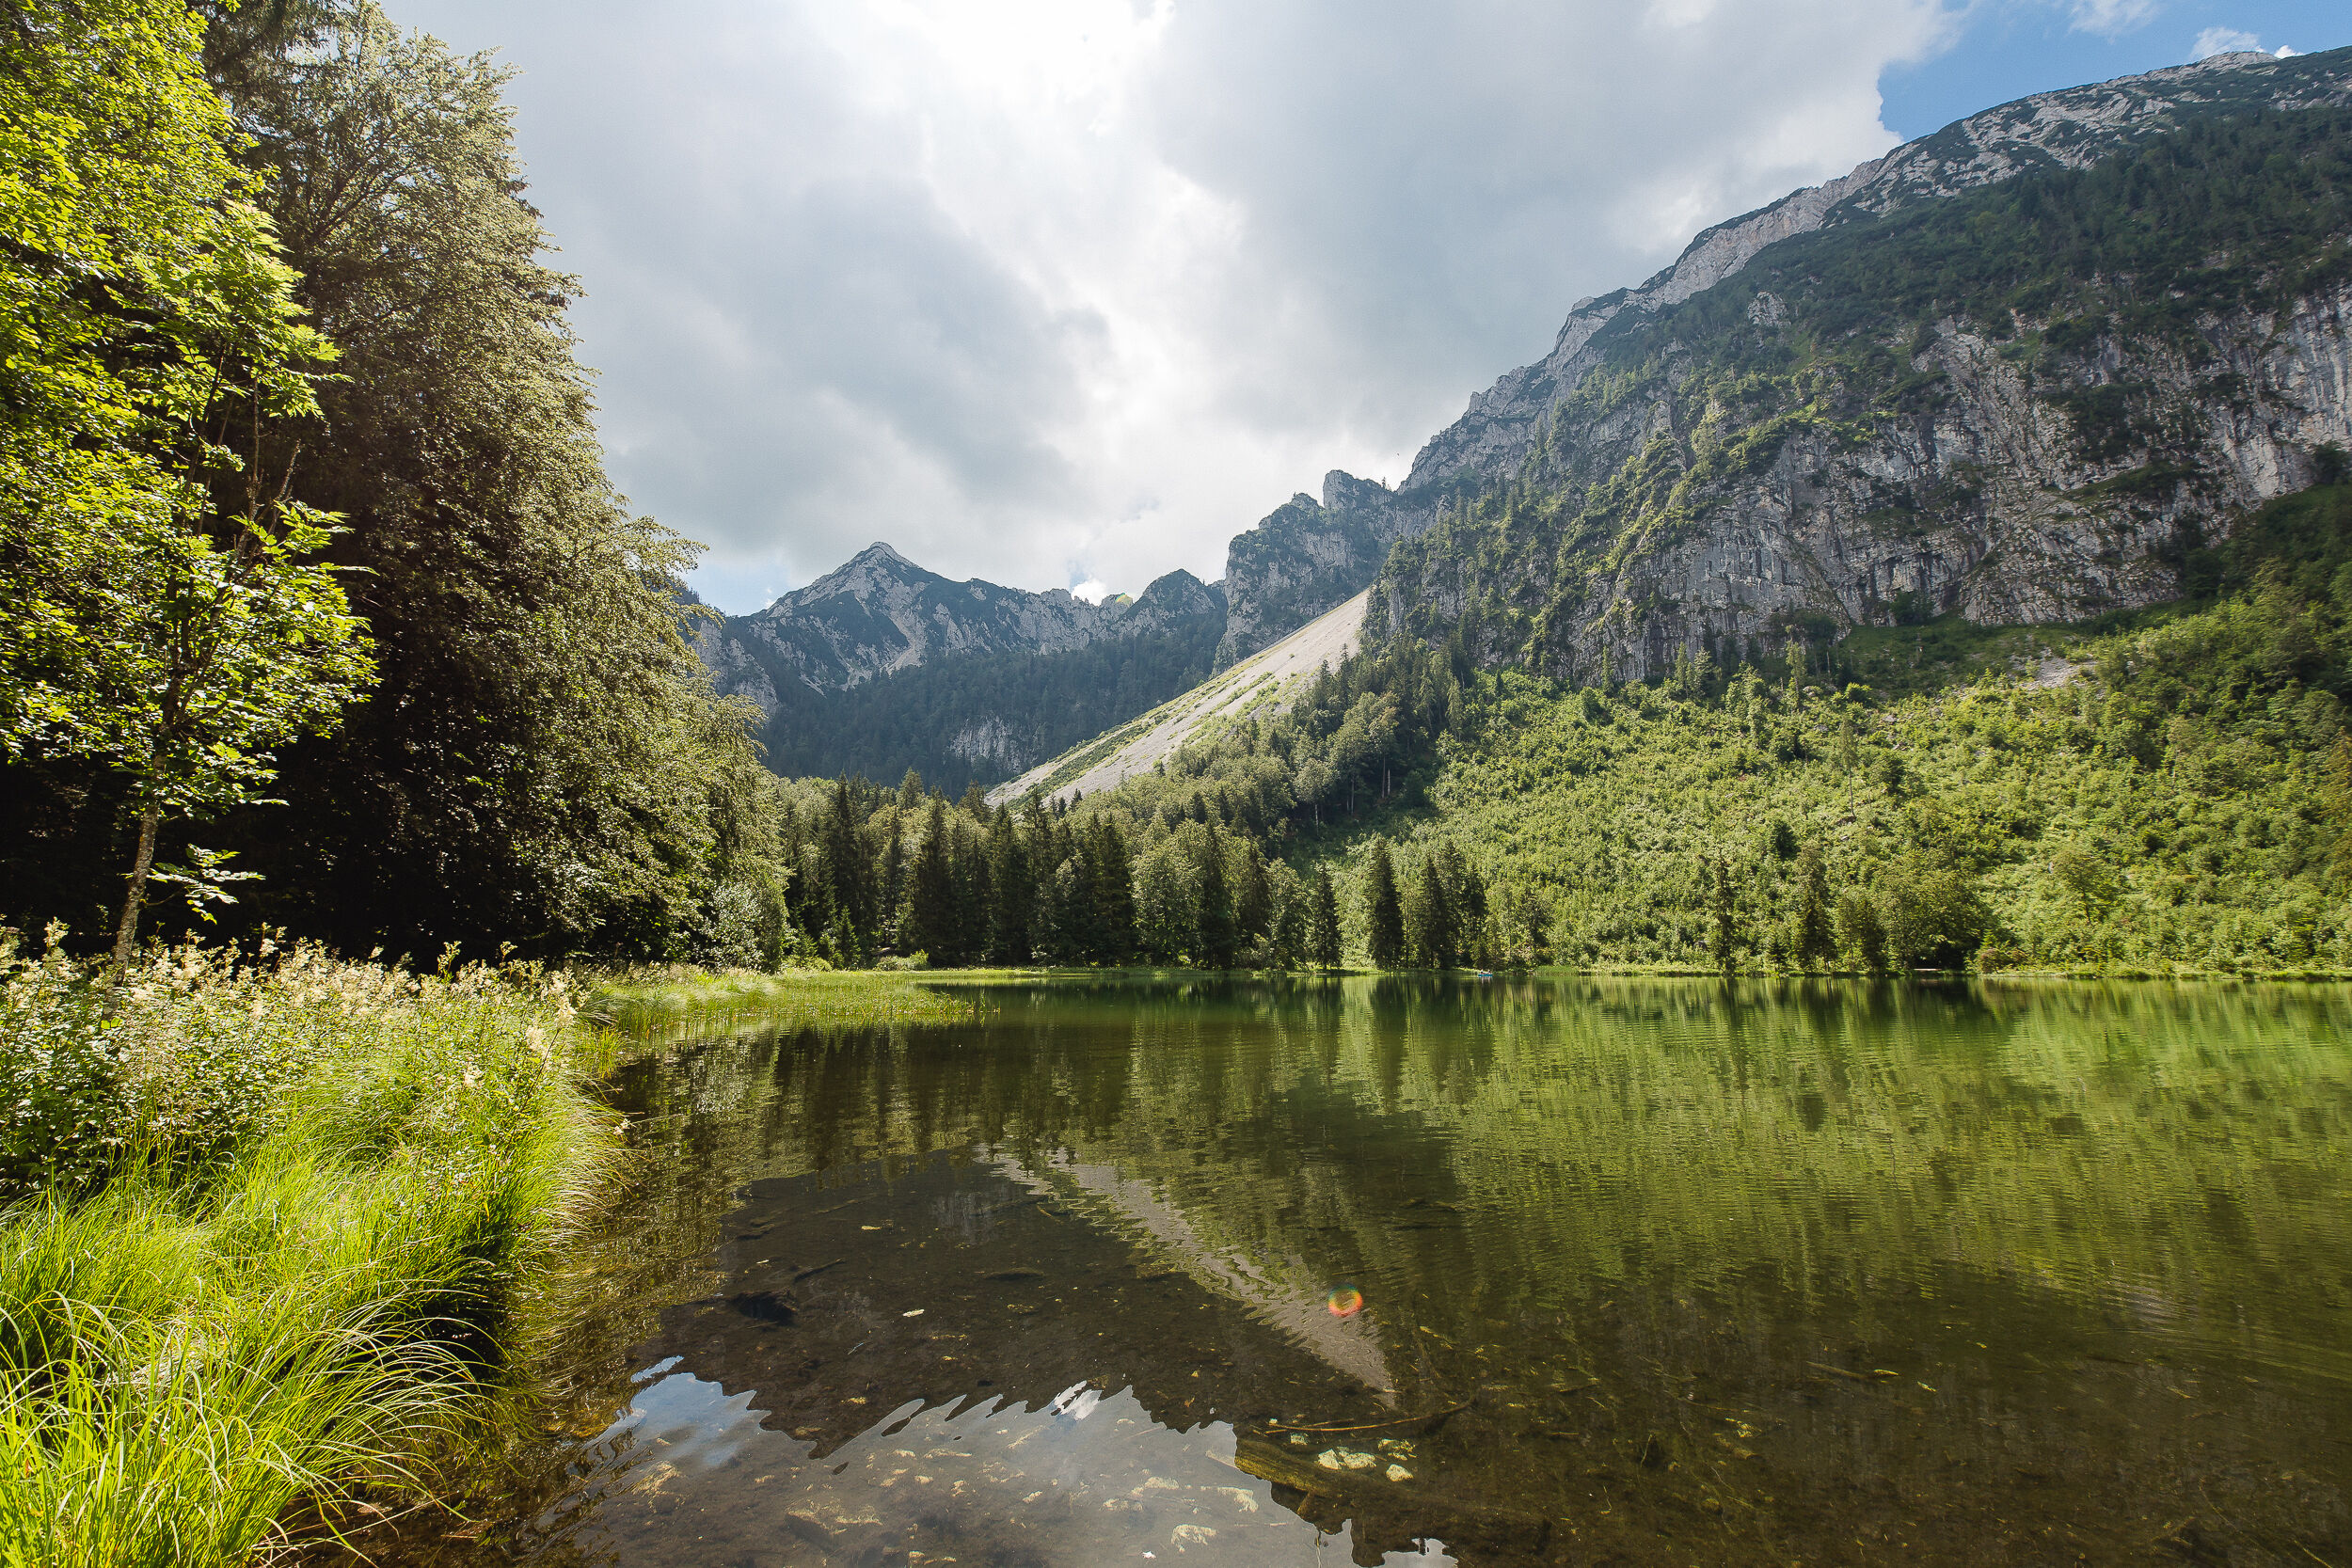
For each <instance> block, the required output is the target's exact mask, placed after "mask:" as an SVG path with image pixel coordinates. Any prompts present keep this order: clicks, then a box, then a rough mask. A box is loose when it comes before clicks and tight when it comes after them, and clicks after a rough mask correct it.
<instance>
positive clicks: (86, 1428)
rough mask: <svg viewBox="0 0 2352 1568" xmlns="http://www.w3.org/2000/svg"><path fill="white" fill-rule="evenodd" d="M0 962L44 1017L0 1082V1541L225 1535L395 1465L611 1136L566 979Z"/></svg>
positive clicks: (461, 1415) (16, 1019)
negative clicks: (29, 1046)
mask: <svg viewBox="0 0 2352 1568" xmlns="http://www.w3.org/2000/svg"><path fill="white" fill-rule="evenodd" d="M0 962H4V963H5V966H6V967H5V974H6V979H5V983H4V984H0V1030H5V1031H6V1036H5V1037H6V1038H7V1039H8V1041H10V1042H20V1041H28V1040H29V1041H34V1042H37V1043H38V1045H39V1047H40V1049H38V1050H36V1051H31V1052H27V1051H24V1050H11V1052H10V1053H9V1056H8V1067H7V1068H6V1069H5V1071H6V1072H7V1073H8V1074H10V1075H12V1077H11V1078H10V1081H9V1082H8V1083H6V1084H0V1092H5V1093H8V1095H9V1096H10V1097H11V1098H10V1102H11V1103H13V1104H15V1105H16V1106H17V1107H18V1110H19V1113H20V1114H19V1115H18V1116H17V1117H16V1118H15V1119H13V1120H12V1121H8V1123H7V1126H6V1136H5V1139H0V1183H5V1184H6V1190H7V1191H8V1193H9V1194H10V1195H11V1196H13V1202H12V1203H11V1205H10V1207H9V1208H8V1209H7V1210H6V1211H5V1212H0V1564H6V1565H8V1568H15V1565H17V1564H28V1565H29V1564H36V1563H39V1564H52V1563H54V1564H83V1563H87V1564H92V1565H95V1564H99V1563H107V1564H124V1563H127V1564H143V1563H156V1564H163V1563H172V1564H214V1563H218V1564H228V1563H240V1562H246V1561H250V1560H255V1559H257V1558H260V1557H262V1556H266V1555H268V1554H269V1553H271V1552H272V1551H273V1550H274V1549H275V1548H277V1547H278V1546H280V1545H282V1544H285V1543H286V1542H287V1541H288V1540H289V1539H290V1538H291V1534H292V1532H294V1530H295V1529H296V1528H300V1527H302V1526H303V1525H304V1524H305V1523H306V1522H307V1523H309V1524H310V1525H313V1526H316V1527H319V1528H334V1526H335V1521H336V1520H337V1518H338V1517H339V1507H338V1505H339V1504H340V1503H341V1502H342V1501H343V1500H344V1499H345V1498H346V1497H348V1496H349V1489H350V1488H351V1487H352V1486H353V1485H354V1484H355V1483H357V1482H359V1481H375V1482H384V1481H390V1482H395V1483H397V1482H400V1481H404V1480H408V1481H413V1480H414V1479H415V1478H414V1477H413V1476H412V1474H411V1472H410V1469H409V1466H410V1465H411V1464H412V1462H413V1461H414V1459H415V1458H416V1456H417V1455H418V1454H419V1453H420V1452H421V1450H422V1449H423V1447H424V1445H425V1443H426V1441H427V1439H428V1438H430V1437H431V1436H432V1435H433V1434H435V1433H440V1432H445V1431H447V1430H449V1429H450V1428H451V1427H452V1426H453V1424H455V1423H457V1422H459V1421H462V1420H464V1419H465V1418H467V1417H468V1415H469V1411H470V1410H471V1409H472V1408H473V1407H474V1406H475V1405H476V1404H477V1403H478V1402H479V1400H480V1397H481V1396H482V1395H483V1394H484V1393H485V1391H486V1389H487V1388H488V1387H489V1386H490V1385H491V1381H492V1380H491V1378H490V1376H489V1373H490V1372H491V1371H492V1370H493V1369H494V1368H495V1367H496V1365H497V1364H498V1362H499V1361H500V1360H501V1357H502V1356H503V1355H505V1354H508V1353H509V1352H511V1351H512V1349H513V1348H514V1345H513V1340H514V1337H515V1335H516V1332H517V1324H518V1323H519V1322H520V1319H519V1317H518V1314H517V1310H516V1308H517V1305H518V1302H519V1300H520V1299H521V1297H522V1296H523V1294H524V1293H525V1291H526V1289H527V1286H528V1282H529V1279H530V1276H531V1274H532V1271H533V1269H534V1268H535V1267H537V1266H538V1265H540V1264H542V1263H543V1262H545V1261H546V1260H547V1259H548V1258H549V1257H550V1256H551V1254H552V1252H553V1251H554V1249H555V1248H556V1247H557V1246H558V1244H559V1243H560V1242H561V1240H562V1237H563V1234H564V1230H565V1228H566V1227H567V1226H568V1225H569V1224H570V1223H571V1222H572V1220H573V1218H574V1217H575V1216H577V1215H578V1214H579V1213H580V1212H582V1210H583V1209H584V1207H585V1204H586V1202H587V1200H588V1197H589V1196H590V1192H591V1187H592V1183H593V1182H594V1180H595V1178H596V1173H597V1171H598V1169H599V1167H600V1166H601V1164H602V1163H603V1151H604V1150H606V1149H609V1148H611V1147H612V1129H611V1126H610V1124H609V1121H608V1119H607V1117H606V1116H605V1115H604V1114H603V1113H601V1112H599V1111H598V1110H597V1109H596V1107H595V1105H594V1104H593V1103H592V1102H591V1101H589V1100H588V1099H587V1098H586V1096H585V1095H584V1094H583V1093H582V1092H581V1090H580V1087H579V1085H578V1082H577V1078H578V1074H577V1071H576V1062H575V1057H576V1054H577V1053H578V1052H579V1051H580V1045H581V1037H580V1033H579V1031H578V1030H577V1029H576V1028H575V1027H574V1025H573V1022H572V1015H571V1008H570V1005H569V1002H568V999H567V997H566V995H565V993H564V988H563V985H562V982H561V980H560V978H556V979H549V978H547V977H543V976H541V975H539V974H535V973H532V972H523V973H520V974H496V973H493V972H491V971H489V970H486V969H482V968H474V969H469V970H465V971H460V972H457V973H454V974H437V975H430V976H417V975H410V974H401V973H398V972H394V971H389V970H385V969H382V968H379V967H375V966H373V965H366V964H348V963H340V962H335V961H332V960H329V959H328V958H326V957H324V956H323V955H321V954H319V953H316V952H312V951H308V950H296V951H294V952H292V953H287V954H276V955H268V956H267V957H266V958H265V959H264V960H263V961H261V962H249V963H246V964H242V965H241V964H239V963H238V962H237V961H236V960H235V959H234V958H233V957H231V956H227V955H222V954H218V953H204V952H199V951H194V950H185V951H181V952H175V953H169V954H165V955H161V956H158V957H156V958H153V959H152V960H151V961H150V962H149V963H148V964H147V965H146V966H145V967H144V968H143V969H140V970H137V971H135V972H134V973H133V974H131V975H130V976H129V977H128V979H127V980H126V982H125V984H124V985H123V986H122V987H120V988H119V990H115V991H113V992H111V993H101V992H98V991H96V990H93V989H92V988H91V986H90V985H89V984H88V982H87V978H86V977H85V976H83V975H82V974H79V973H78V972H77V971H76V970H75V968H74V967H73V966H72V964H71V963H69V962H67V961H66V960H65V959H64V958H62V957H61V956H60V955H58V954H57V953H56V951H55V950H54V949H53V951H52V952H51V953H50V954H49V955H48V956H47V957H45V958H42V959H40V960H37V961H20V960H15V959H13V958H8V959H4V960H0ZM44 1109H45V1110H46V1112H47V1113H48V1117H47V1119H45V1120H44V1119H42V1117H40V1116H39V1115H36V1113H38V1112H41V1111H43V1110H44ZM93 1129H96V1130H97V1131H96V1132H94V1131H93Z"/></svg>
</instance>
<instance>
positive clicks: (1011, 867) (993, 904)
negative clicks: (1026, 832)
mask: <svg viewBox="0 0 2352 1568" xmlns="http://www.w3.org/2000/svg"><path fill="white" fill-rule="evenodd" d="M988 878H989V900H988V957H989V961H990V962H992V963H999V964H1025V963H1027V962H1028V961H1029V915H1030V909H1031V906H1032V904H1034V902H1035V901H1036V890H1035V888H1034V886H1033V885H1032V883H1031V881H1030V879H1029V857H1028V854H1027V852H1026V849H1025V846H1024V845H1023V844H1022V842H1021V832H1020V830H1019V829H1018V828H1016V827H1014V825H1013V820H1012V813H1011V812H1010V811H1009V810H1008V809H1006V808H1005V807H1003V806H998V807H997V808H996V818H995V820H994V821H993V822H991V823H990V824H989V829H988Z"/></svg>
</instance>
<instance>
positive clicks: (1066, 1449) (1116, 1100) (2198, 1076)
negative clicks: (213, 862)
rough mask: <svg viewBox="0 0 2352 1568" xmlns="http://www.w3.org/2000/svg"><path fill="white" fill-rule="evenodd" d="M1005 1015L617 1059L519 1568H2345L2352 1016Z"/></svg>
mask: <svg viewBox="0 0 2352 1568" xmlns="http://www.w3.org/2000/svg"><path fill="white" fill-rule="evenodd" d="M989 1002H990V1006H992V1007H993V1011H992V1012H990V1013H989V1014H988V1015H987V1017H986V1018H985V1020H984V1021H983V1022H975V1023H972V1024H968V1025H956V1026H951V1027H939V1028H930V1029H901V1030H897V1031H886V1032H876V1033H871V1034H863V1035H850V1036H819V1035H800V1036H796V1037H775V1036H763V1035H760V1034H757V1033H753V1034H747V1035H741V1036H738V1037H731V1038H727V1039H722V1040H713V1041H709V1042H707V1043H704V1044H701V1045H698V1046H695V1047H692V1048H691V1049H688V1050H685V1051H682V1052H679V1053H675V1054H672V1055H669V1056H665V1057H663V1058H662V1059H660V1060H657V1061H653V1062H649V1063H646V1064H644V1065H642V1066H641V1067H639V1068H637V1069H632V1071H631V1072H630V1073H629V1074H628V1075H627V1076H626V1078H625V1079H624V1081H623V1082H622V1084H621V1085H619V1088H618V1093H619V1095H620V1097H621V1099H622V1101H623V1102H624V1104H625V1106H626V1108H628V1110H629V1111H630V1112H631V1114H632V1115H633V1116H634V1117H637V1118H638V1119H639V1125H640V1130H641V1135H642V1137H643V1138H644V1142H645V1145H646V1148H647V1149H648V1151H649V1155H650V1157H651V1164H650V1165H649V1171H650V1172H651V1173H652V1174H651V1175H650V1177H649V1183H648V1186H647V1188H646V1190H645V1192H644V1194H643V1196H642V1199H641V1201H640V1202H639V1203H638V1204H637V1206H636V1207H635V1209H634V1210H633V1221H632V1225H631V1227H629V1228H628V1231H627V1233H626V1234H625V1235H623V1236H617V1237H614V1238H609V1239H608V1241H607V1245H608V1247H609V1248H610V1251H609V1252H608V1253H607V1254H606V1255H605V1256H604V1257H602V1258H601V1259H599V1266H598V1269H597V1271H596V1273H597V1275H598V1277H599V1278H601V1279H603V1280H605V1281H606V1282H607V1283H606V1284H605V1286H604V1290H605V1292H606V1293H605V1295H604V1296H603V1298H602V1299H601V1300H600V1302H599V1304H598V1305H597V1307H596V1309H595V1310H593V1311H591V1312H589V1313H588V1314H586V1316H585V1317H584V1319H583V1322H582V1324H581V1329H580V1336H579V1338H577V1340H576V1341H575V1343H576V1346H577V1348H578V1350H579V1352H580V1366H579V1367H578V1368H577V1369H576V1370H575V1372H574V1377H575V1382H574V1385H573V1386H574V1389H575V1393H576V1398H577V1402H578V1411H577V1413H576V1415H575V1416H574V1417H572V1418H569V1419H570V1420H571V1421H572V1423H573V1424H574V1425H575V1426H576V1429H577V1430H579V1431H580V1432H581V1433H594V1435H593V1436H583V1437H581V1438H566V1439H564V1440H562V1441H561V1442H559V1443H558V1444H557V1445H556V1446H555V1447H554V1449H552V1450H551V1451H550V1454H549V1456H548V1464H549V1465H550V1466H557V1465H560V1466H561V1474H560V1477H557V1478H556V1479H552V1480H548V1481H545V1482H544V1483H543V1491H544V1495H543V1496H542V1497H541V1499H540V1502H539V1503H537V1504H534V1505H532V1506H531V1508H530V1509H529V1513H530V1517H529V1518H528V1519H527V1520H521V1519H518V1520H517V1521H516V1523H514V1524H512V1525H510V1526H508V1527H506V1528H505V1529H504V1533H503V1534H502V1535H501V1534H499V1533H498V1532H493V1536H494V1538H496V1539H499V1540H501V1541H502V1542H503V1543H504V1549H507V1550H510V1551H512V1550H521V1551H525V1552H536V1553H540V1554H544V1555H551V1556H555V1557H559V1558H563V1557H575V1556H576V1557H579V1558H580V1559H582V1560H600V1561H619V1562H680V1563H704V1562H708V1563H729V1564H734V1563H748V1562H766V1561H773V1562H790V1563H801V1562H807V1563H832V1562H852V1561H856V1562H885V1561H886V1562H923V1561H937V1560H942V1558H953V1559H955V1560H958V1561H960V1562H963V1563H967V1564H968V1563H973V1562H1003V1563H1031V1562H1034V1563H1049V1562H1050V1563H1073V1564H1085V1563H1098V1562H1109V1561H1114V1560H1142V1554H1144V1553H1153V1554H1156V1555H1157V1556H1158V1557H1160V1558H1163V1559H1169V1560H1172V1559H1173V1558H1174V1557H1176V1556H1179V1555H1181V1556H1183V1557H1184V1558H1185V1559H1186V1560H1202V1561H1234V1562H1285V1563H1286V1562H1291V1561H1294V1560H1296V1561H1311V1560H1334V1561H1340V1560H1352V1561H1355V1562H1358V1563H1375V1562H1380V1561H1382V1560H1391V1561H1393V1560H1411V1558H1409V1557H1404V1556H1402V1554H1414V1555H1416V1556H1418V1555H1421V1554H1429V1555H1431V1556H1432V1557H1435V1558H1437V1560H1446V1559H1449V1558H1450V1559H1451V1560H1459V1561H1461V1562H1463V1563H1520V1562H1552V1561H1561V1562H1566V1561H1582V1560H1626V1561H1637V1562H1652V1561H1655V1562H1661V1563H1662V1562H1674V1563H1691V1562H1702V1561H1704V1562H1754V1561H1780V1562H1792V1561H1802V1562H1817V1561H1819V1562H1828V1561H1839V1562H1844V1561H1875V1560H1880V1559H1882V1558H1884V1557H1888V1556H1892V1555H1894V1554H1896V1553H1897V1552H1901V1553H1902V1554H1904V1555H1906V1556H1909V1557H1913V1558H1915V1559H1918V1560H1927V1561H1941V1562H1979V1561H1981V1562H2015V1561H2041V1560H2075V1559H2076V1558H2077V1557H2078V1556H2083V1557H2087V1558H2089V1559H2090V1560H2111V1559H2133V1560H2137V1559H2143V1558H2147V1557H2150V1556H2151V1555H2152V1554H2153V1555H2154V1556H2155V1557H2156V1558H2157V1559H2158V1560H2166V1559H2168V1558H2169V1560H2184V1561H2191V1562H2215V1563H2222V1562H2229V1563H2235V1562H2249V1563H2252V1562H2285V1561H2294V1562H2301V1563H2308V1562H2311V1561H2312V1560H2320V1561H2324V1562H2330V1563H2342V1562H2345V1561H2346V1560H2352V1504H2348V1503H2347V1489H2346V1486H2345V1480H2346V1476H2347V1474H2348V1473H2352V1220H2348V1219H2347V1217H2346V1216H2347V1210H2346V1207H2345V1201H2344V1200H2345V1198H2346V1196H2352V1194H2348V1193H2347V1187H2352V1180H2347V1175H2346V1170H2345V1166H2344V1156H2343V1149H2344V1133H2345V1132H2346V1131H2347V1128H2352V1055H2348V1054H2347V1052H2346V1049H2345V1046H2344V1038H2345V1034H2344V1024H2345V1023H2346V1022H2347V1020H2348V1017H2352V1015H2347V1011H2346V1005H2345V1003H2344V1001H2343V1000H2342V999H2340V995H2339V993H2336V992H2332V991H2309V990H2291V989H2278V990H2264V989H2254V988H2246V989H2230V990H2222V989H2202V988H2170V987H2158V986H2137V987H2133V986H2113V987H2090V986H2066V987H2055V986H2053V987H2043V988H2035V987H2002V988H1953V989H1949V990H1920V989H1911V988H1896V987H1892V986H1887V987H1875V988H1871V987H1845V986H1829V985H1814V986H1802V985H1792V986H1788V987H1778V988H1771V987H1760V986H1759V987H1742V988H1724V987H1720V986H1715V985H1707V984H1682V983H1657V984H1642V983H1599V982H1586V981H1573V982H1543V981H1531V982H1516V983H1513V982H1497V983H1490V984H1484V985H1480V984H1471V983H1461V984H1455V983H1448V982H1436V981H1419V982H1416V981H1406V980H1396V979H1384V980H1380V981H1353V982H1347V983H1345V984H1343V985H1339V984H1331V985H1326V984H1315V983H1275V984H1266V985H1248V984H1233V983H1220V982H1194V983H1191V984H1184V985H1176V984H1168V985H1139V984H1124V983H1120V984H1114V983H1107V982H1093V983H1089V982H1083V981H1080V982H1071V983H1067V984H1048V985H1040V986H1036V987H1031V988H1024V989H1010V990H1002V991H997V992H993V993H990V997H989ZM1343 1292H1350V1293H1353V1295H1354V1296H1355V1298H1356V1301H1355V1302H1354V1303H1350V1302H1348V1301H1346V1300H1344V1299H1343ZM1335 1304H1336V1305H1335ZM1351 1306H1352V1307H1354V1308H1355V1309H1352V1310H1341V1309H1338V1308H1339V1307H1351ZM649 1367H652V1368H659V1370H658V1372H655V1373H653V1374H652V1375H649V1376H648V1375H645V1370H646V1369H647V1368H649ZM632 1374H635V1375H641V1376H644V1377H645V1381H644V1382H643V1383H642V1384H639V1385H637V1386H628V1385H627V1384H626V1383H625V1379H626V1378H627V1377H628V1376H630V1375H632ZM615 1409H621V1410H624V1411H625V1414H624V1415H623V1416H622V1417H621V1418H619V1420H618V1421H617V1422H612V1424H610V1425H609V1426H608V1425H607V1424H606V1423H607V1422H608V1421H610V1419H611V1413H612V1411H613V1410H615ZM550 1474H551V1475H553V1474H554V1472H553V1471H552V1470H551V1471H550ZM1212 1532H1213V1533H1212ZM1438 1543H1442V1546H1440V1545H1439V1544H1438ZM1440 1554H1442V1555H1440Z"/></svg>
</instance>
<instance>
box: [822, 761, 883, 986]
mask: <svg viewBox="0 0 2352 1568" xmlns="http://www.w3.org/2000/svg"><path fill="white" fill-rule="evenodd" d="M857 795H858V791H857V790H856V789H855V788H853V787H852V786H851V784H850V781H849V780H848V779H847V778H840V779H836V780H834V786H833V798H832V800H831V801H830V802H829V803H828V806H827V809H826V812H825V826H824V839H823V845H824V854H825V882H826V891H827V893H828V894H829V895H830V907H829V909H828V911H827V913H828V915H829V916H830V919H829V922H828V929H829V930H830V929H832V928H833V927H839V929H841V930H842V931H844V932H846V933H848V934H847V936H846V937H845V938H844V939H843V944H844V945H845V947H846V948H847V951H846V952H845V953H844V954H842V955H841V956H840V957H839V958H837V959H836V961H837V962H842V963H850V962H855V961H857V959H856V958H855V955H858V954H867V953H870V952H871V951H872V948H873V943H874V925H875V921H874V899H875V887H874V867H873V862H872V860H871V857H870V855H869V852H868V851H867V849H866V835H865V833H864V832H862V831H861V823H860V818H861V816H862V815H863V814H862V813H860V811H859V810H858V800H857Z"/></svg>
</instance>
